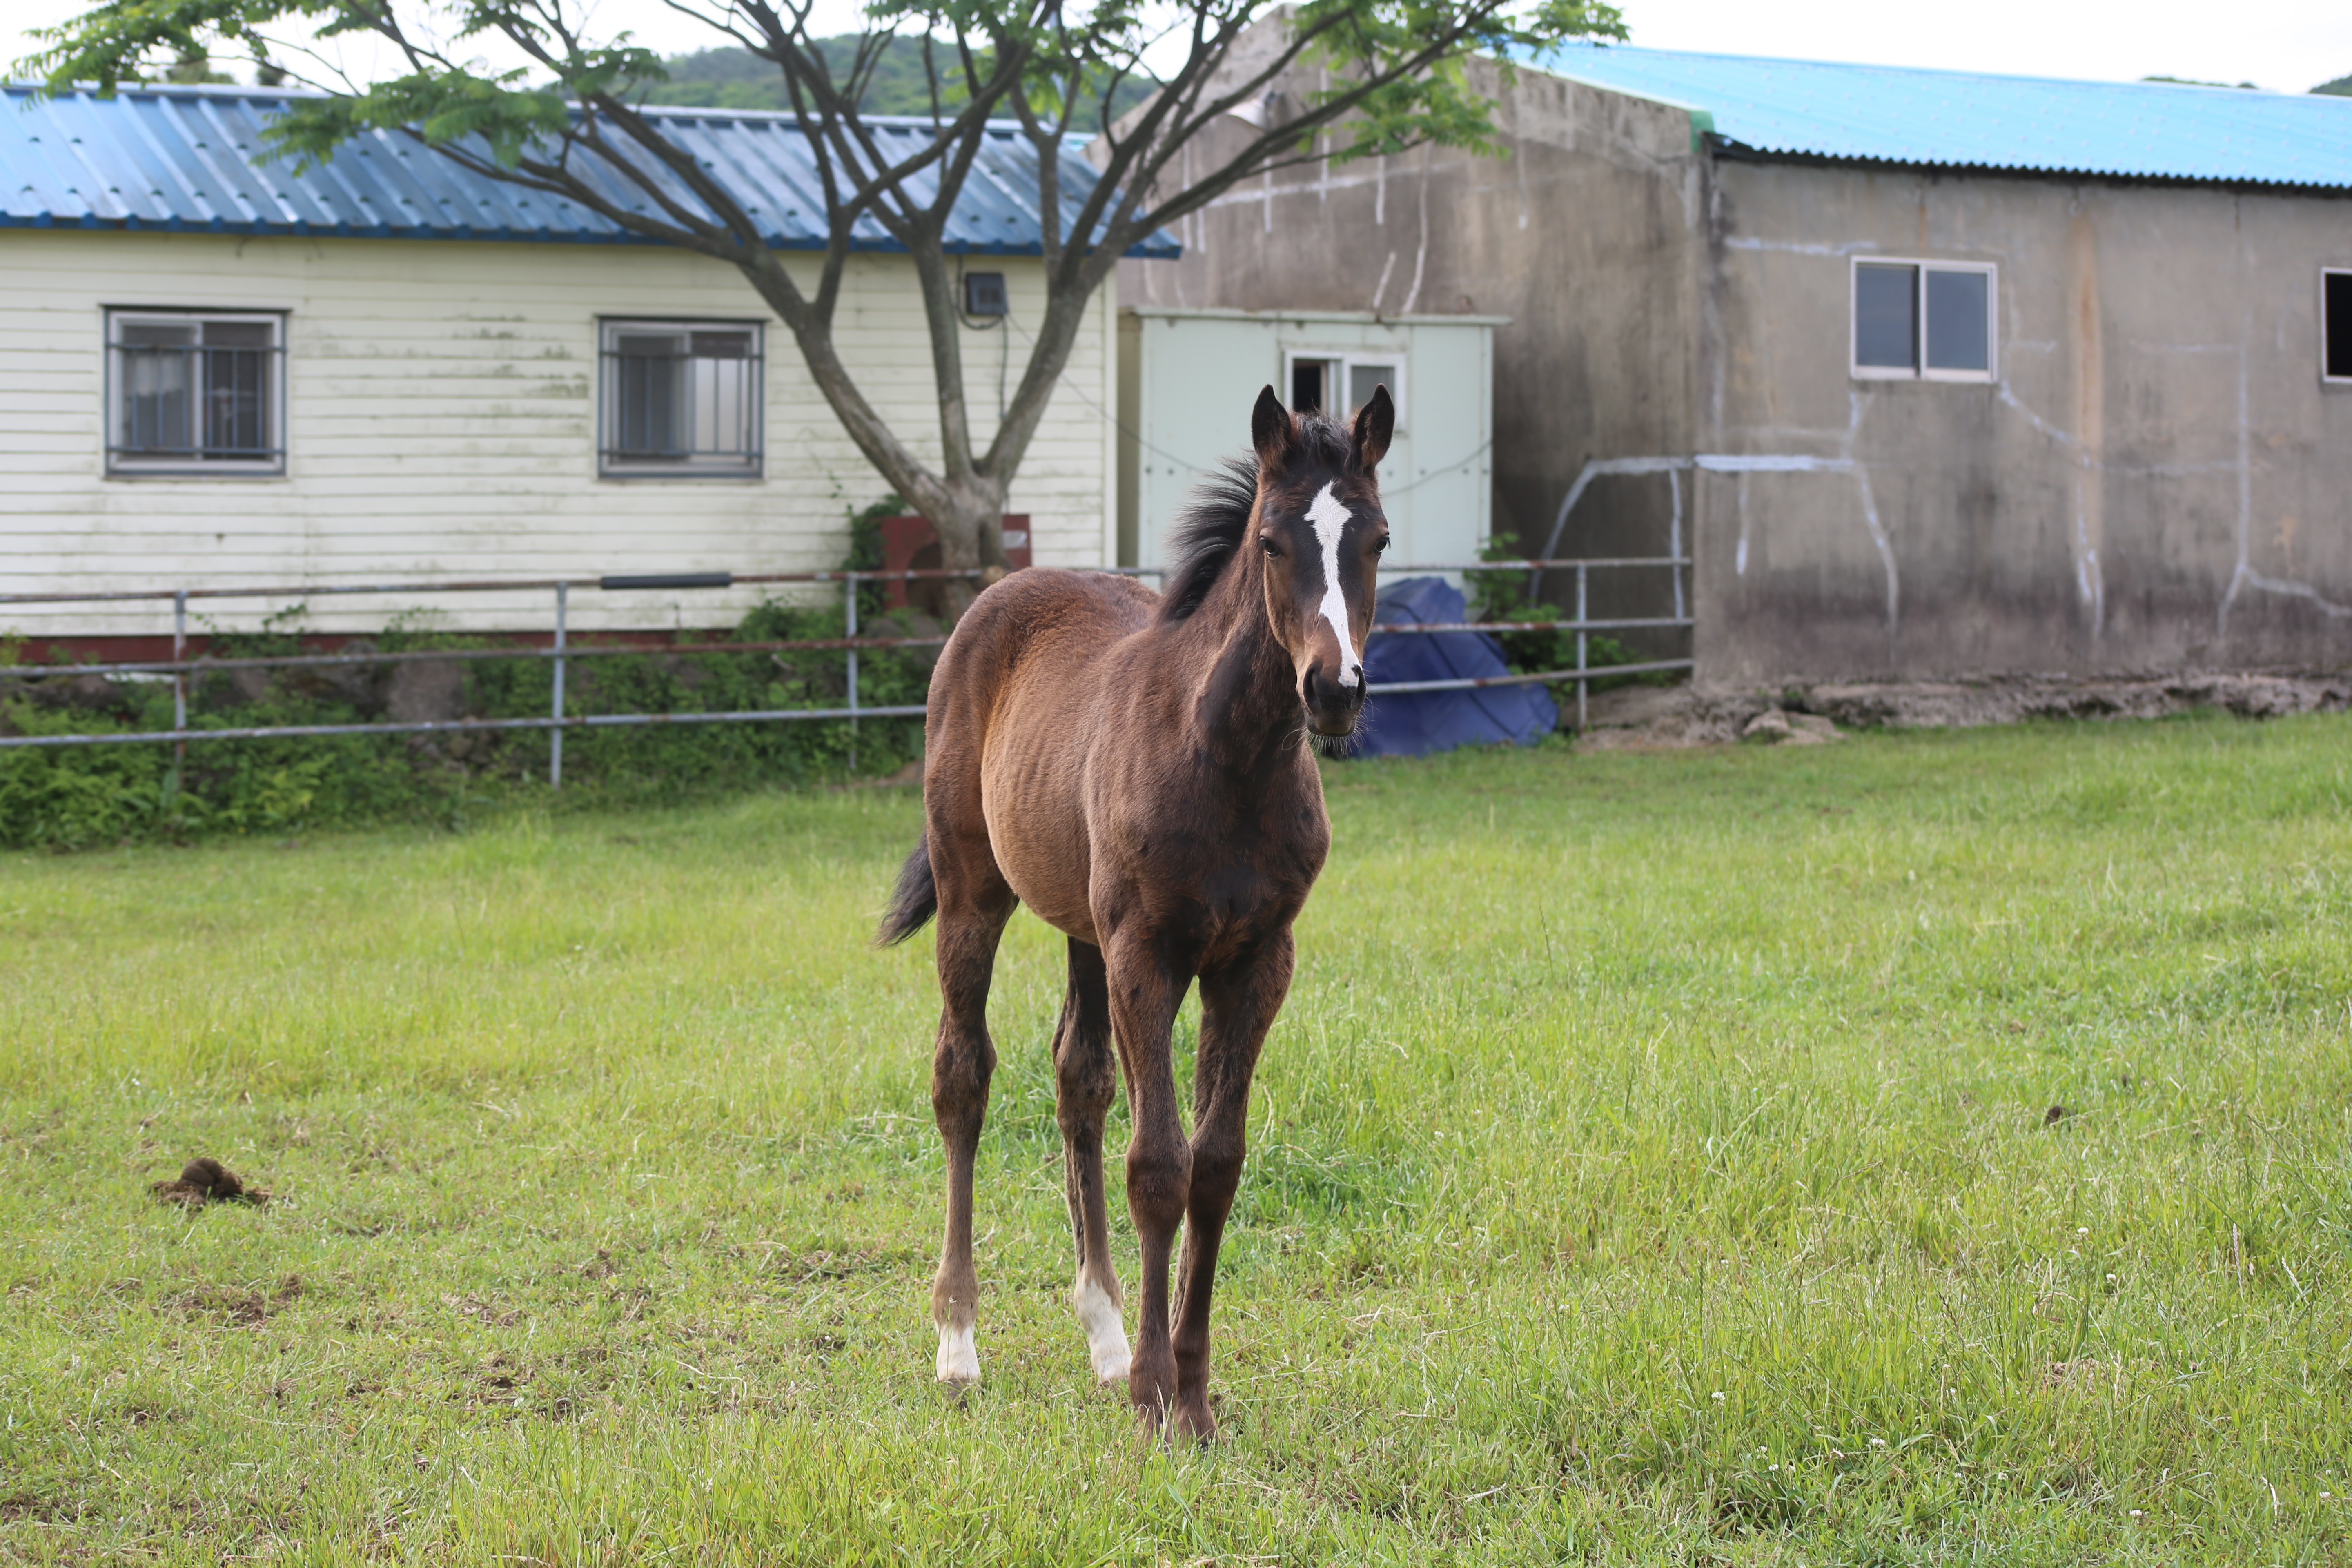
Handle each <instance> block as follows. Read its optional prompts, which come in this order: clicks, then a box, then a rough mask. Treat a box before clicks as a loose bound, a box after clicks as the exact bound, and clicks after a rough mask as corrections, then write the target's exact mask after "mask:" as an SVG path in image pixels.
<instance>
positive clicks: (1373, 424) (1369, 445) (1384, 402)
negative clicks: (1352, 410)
mask: <svg viewBox="0 0 2352 1568" xmlns="http://www.w3.org/2000/svg"><path fill="white" fill-rule="evenodd" d="M1355 434H1356V452H1355V458H1356V467H1358V468H1361V469H1363V470H1364V472H1366V473H1368V474H1369V473H1370V472H1371V471H1372V470H1373V469H1374V468H1379V467H1380V465H1381V458H1385V457H1387V456H1388V455H1389V438H1390V437H1392V436H1394V435H1395V434H1396V405H1395V404H1394V403H1392V402H1391V401H1390V399H1389V385H1388V383H1386V382H1382V383H1381V384H1380V385H1378V386H1376V387H1374V388H1372V399H1371V401H1370V403H1367V404H1365V405H1363V406H1362V407H1361V408H1359V409H1357V410H1356V432H1355Z"/></svg>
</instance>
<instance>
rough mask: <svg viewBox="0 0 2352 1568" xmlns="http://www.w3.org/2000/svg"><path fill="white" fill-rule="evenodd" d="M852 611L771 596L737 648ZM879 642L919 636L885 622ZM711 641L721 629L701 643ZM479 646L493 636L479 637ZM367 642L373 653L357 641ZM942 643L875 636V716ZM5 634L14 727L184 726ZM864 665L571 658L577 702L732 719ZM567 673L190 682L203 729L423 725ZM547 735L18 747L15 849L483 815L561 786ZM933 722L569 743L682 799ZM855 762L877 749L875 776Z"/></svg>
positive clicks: (612, 791)
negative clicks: (10, 643) (16, 654)
mask: <svg viewBox="0 0 2352 1568" xmlns="http://www.w3.org/2000/svg"><path fill="white" fill-rule="evenodd" d="M845 620H846V617H845V613H844V610H843V608H842V607H841V606H840V605H823V606H807V605H786V604H779V603H769V604H764V605H760V606H759V607H757V608H756V609H754V610H752V611H751V613H750V614H749V615H747V616H744V618H743V619H742V620H741V621H740V623H739V624H738V625H737V626H735V627H734V628H733V630H732V631H731V632H730V633H729V634H728V635H727V636H726V637H723V638H719V639H716V640H724V641H732V642H786V641H799V640H818V639H824V638H837V637H842V636H843V635H844V632H845ZM859 629H860V632H861V633H862V634H864V635H868V636H884V637H887V636H889V635H892V633H893V630H894V629H898V630H903V631H906V632H912V633H916V634H917V635H919V633H920V632H921V631H922V630H923V629H924V628H921V627H916V626H908V627H903V628H894V627H893V626H891V625H890V624H888V623H887V622H886V623H882V624H873V623H868V624H866V625H864V626H861V627H860V628H859ZM684 637H693V639H694V640H698V641H699V640H709V639H707V638H706V637H705V636H704V635H703V634H682V638H681V640H683V639H684ZM372 642H373V649H374V650H375V651H381V652H384V653H403V652H416V651H430V650H432V649H434V648H436V647H455V646H456V645H457V642H458V639H457V638H455V637H449V636H447V635H436V634H434V633H432V632H430V631H426V630H422V629H418V628H417V627H416V626H415V625H414V624H413V623H410V624H400V623H395V624H394V626H390V627H387V628H386V629H385V631H384V632H383V634H382V635H381V636H380V637H376V638H373V639H372ZM470 646H472V647H477V648H478V647H479V646H480V645H479V639H478V638H477V639H472V641H471V643H470ZM301 647H302V638H301V634H300V610H299V607H298V608H297V609H296V610H294V611H290V612H287V613H284V614H281V615H279V616H276V617H273V618H272V621H271V622H270V623H269V624H268V626H266V627H265V629H264V630H262V631H261V632H259V633H256V634H242V635H224V636H215V637H214V638H213V639H212V645H211V650H210V651H211V652H212V654H213V655H214V656H215V657H220V658H259V657H269V656H272V655H280V654H289V653H293V652H297V651H299V650H300V648H301ZM345 651H365V649H364V648H363V647H347V648H346V650H345ZM934 657H935V650H932V649H927V648H923V649H911V648H910V649H888V648H867V649H865V650H862V653H861V657H860V659H859V670H858V700H859V703H860V705H861V706H869V707H889V706H896V705H899V704H907V703H917V704H919V703H920V702H921V701H922V700H923V693H924V689H925V687H926V684H927V682H928V679H929V665H930V662H931V659H932V658H934ZM38 668H39V667H37V666H16V665H13V664H11V663H10V662H9V661H8V658H7V650H6V648H5V646H0V734H23V735H38V734H66V733H72V732H77V731H78V732H82V733H89V732H127V731H141V730H150V731H152V730H168V729H169V728H170V727H171V723H172V715H173V698H172V685H171V682H170V681H169V679H111V680H110V679H105V678H102V677H98V676H81V677H75V678H70V679H63V680H59V679H42V678H40V677H39V675H38V673H37V671H38ZM847 676H848V660H847V656H846V654H845V653H843V652H841V651H838V650H830V649H821V650H794V651H792V652H789V653H694V654H685V653H677V654H674V653H666V652H664V651H662V650H661V649H660V648H658V647H654V648H648V649H647V650H646V651H645V652H643V653H632V654H626V655H606V656H600V657H596V658H578V659H574V660H572V662H571V664H570V667H569V671H568V674H567V679H566V682H565V689H564V711H565V712H566V713H567V714H584V713H594V712H625V711H636V712H656V713H658V712H675V713H695V712H719V711H724V710H738V709H763V708H764V709H777V708H821V707H833V706H837V705H840V704H841V703H843V702H844V701H845V698H846V695H847V691H848V679H847ZM553 679H554V671H553V669H552V668H551V663H550V661H548V660H545V659H538V658H508V659H493V658H463V657H461V656H459V655H457V654H455V653H453V654H452V657H451V658H449V659H448V660H446V661H442V660H437V659H434V660H422V661H405V662H402V663H397V664H382V665H370V664H353V665H341V666H331V667H325V668H292V669H283V670H236V671H218V672H206V673H203V674H199V675H197V676H195V677H193V678H192V679H191V680H190V683H189V698H188V724H189V727H190V728H191V729H223V730H226V729H243V728H248V727H256V726H262V725H278V724H338V723H369V722H376V721H386V720H408V719H422V718H445V717H446V718H457V717H465V718H484V719H498V718H538V717H541V716H544V715H545V714H546V713H547V712H548V711H549V708H550V704H551V699H552V695H553V691H552V682H553ZM549 744H550V742H549V737H548V732H547V731H505V732H499V731H474V732H459V733H444V734H422V735H328V736H308V737H301V738H289V739H283V740H245V741H235V742H203V743H198V744H194V745H190V746H188V747H186V748H185V749H184V761H182V762H179V763H177V765H176V766H175V760H174V753H173V749H172V748H170V747H167V746H156V745H99V746H72V747H58V748H47V747H25V748H17V749H6V750H0V846H5V847H10V848H26V847H61V848H72V847H85V846H89V845H95V844H109V843H115V842H120V841H124V840H136V839H147V838H156V837H163V838H194V837H202V836H205V835H208V834H216V833H256V832H285V831H289V830H291V829H294V828H298V827H311V826H319V827H327V826H344V825H351V824H357V823H362V822H386V821H414V822H418V823H429V824H434V825H437V826H460V825H462V824H463V823H464V821H465V820H466V818H467V815H468V814H469V813H471V812H474V811H478V810H479V809H481V808H482V807H484V806H487V805H491V804H493V803H496V802H498V801H500V800H503V799H506V798H508V797H510V796H513V795H519V794H529V795H534V796H545V795H547V794H548V792H547V789H546V784H545V780H546V776H547V762H548V747H549ZM921 745H922V721H920V720H919V719H871V718H868V719H863V720H861V721H858V723H857V725H856V730H855V731H854V732H853V731H852V728H851V726H850V724H849V722H848V721H846V720H842V721H814V722H805V723H793V724H682V725H647V726H644V727H641V728H633V729H589V730H578V729H575V730H572V731H567V732H566V739H565V742H564V784H565V788H564V791H563V795H564V796H565V797H566V798H569V799H572V800H575V801H581V802H583V803H585V802H604V803H615V802H653V801H659V802H670V801H677V800H680V799H684V798H688V797H690V796H694V795H702V794H708V793H712V792H717V791H722V790H732V789H742V788H747V787H761V786H769V787H772V786H776V785H793V784H808V783H813V782H817V781H821V780H826V779H840V778H846V777H849V776H851V775H852V773H856V774H858V775H864V776H875V775H883V774H887V773H893V772H896V771H897V770H898V769H899V768H901V767H903V766H905V764H906V763H908V762H909V761H911V760H913V759H914V758H916V757H917V756H919V755H920V754H921ZM853 757H854V759H855V762H854V766H853Z"/></svg>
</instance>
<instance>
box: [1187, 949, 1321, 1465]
mask: <svg viewBox="0 0 2352 1568" xmlns="http://www.w3.org/2000/svg"><path fill="white" fill-rule="evenodd" d="M1295 956H1296V948H1295V946H1294V944H1293V943H1292V941H1291V936H1290V932H1289V931H1287V930H1285V931H1281V932H1279V933H1277V934H1276V935H1275V936H1272V937H1269V938H1268V939H1266V941H1265V942H1262V943H1260V944H1259V945H1258V946H1257V947H1256V948H1255V950H1253V951H1252V952H1247V953H1244V955H1242V956H1241V957H1240V958H1238V959H1236V960H1234V962H1232V963H1227V964H1225V965H1223V967H1221V968H1219V969H1216V970H1214V971H1212V972H1209V973H1203V974H1202V976H1201V1049H1200V1052H1199V1055H1198V1058H1197V1059H1196V1062H1195V1065H1194V1068H1193V1070H1192V1192H1191V1194H1190V1202H1189V1204H1188V1205H1187V1206H1188V1208H1189V1211H1190V1212H1189V1220H1190V1223H1189V1224H1188V1225H1187V1226H1186V1227H1185V1230H1184V1260H1183V1263H1182V1265H1181V1267H1180V1268H1178V1270H1177V1273H1176V1300H1177V1307H1176V1311H1177V1318H1176V1331H1175V1335H1174V1350H1175V1352H1176V1413H1175V1421H1176V1429H1177V1430H1178V1431H1180V1432H1183V1433H1186V1434H1189V1435H1190V1436H1194V1437H1198V1438H1200V1439H1201V1440H1202V1441H1203V1442H1206V1441H1207V1440H1208V1439H1210V1438H1212V1437H1213V1436H1216V1435H1217V1422H1216V1417H1214V1416H1213V1415H1210V1414H1209V1299H1210V1297H1211V1296H1212V1295H1213V1293H1214V1291H1215V1290H1216V1288H1217V1248H1218V1246H1219V1245H1220V1244H1221V1243H1222V1242H1223V1240H1224V1235H1225V1216H1226V1215H1228V1214H1230V1213H1231V1212H1232V1211H1233V1206H1234V1189H1235V1188H1237V1187H1238V1186H1239V1185H1240V1184H1241V1179H1242V1156H1243V1154H1244V1152H1246V1150H1247V1148H1248V1143H1249V1139H1248V1128H1249V1094H1250V1079H1251V1078H1252V1077H1253V1076H1254V1075H1255V1072H1256V1070H1257V1056H1258V1050H1259V1047H1262V1046H1264V1045H1265V1032H1266V1030H1267V1029H1269V1028H1271V1027H1272V1026H1273V1025H1274V1016H1275V1015H1276V1013H1278V1012H1280V1011H1281V1010H1282V999H1283V998H1284V997H1285V996H1286V995H1287V994H1289V992H1290V972H1291V966H1292V963H1293V962H1294V960H1295Z"/></svg>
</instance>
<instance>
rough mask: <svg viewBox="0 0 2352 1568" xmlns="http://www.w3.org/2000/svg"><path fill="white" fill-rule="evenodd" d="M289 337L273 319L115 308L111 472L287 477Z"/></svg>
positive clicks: (109, 370) (110, 334)
mask: <svg viewBox="0 0 2352 1568" xmlns="http://www.w3.org/2000/svg"><path fill="white" fill-rule="evenodd" d="M284 329H285V319H284V318H283V317H281V316H278V315H275V314H269V315H262V314H254V313H238V314H227V313H215V312H211V311H196V310H109V311H108V312H107V313H106V361H107V365H106V377H107V399H106V401H107V420H106V425H107V436H106V468H107V472H109V473H110V474H126V475H128V474H217V475H223V476H231V475H248V476H259V475H271V474H279V473H283V472H284V471H285V468H286V442H285V438H284V427H285V420H286V415H285V392H284V385H285V375H284V366H283V364H282V363H281V357H280V350H281V347H282V344H283V342H284V336H285V332H284Z"/></svg>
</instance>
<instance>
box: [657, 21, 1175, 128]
mask: <svg viewBox="0 0 2352 1568" xmlns="http://www.w3.org/2000/svg"><path fill="white" fill-rule="evenodd" d="M820 43H821V44H822V45H823V47H824V52H825V58H828V59H830V60H832V61H834V62H835V66H836V68H838V67H839V66H840V65H841V64H843V63H845V62H846V61H847V60H848V59H849V58H850V57H851V55H852V54H853V53H854V52H855V51H856V47H857V40H856V38H855V37H843V38H825V39H822V40H820ZM931 60H932V64H933V66H934V68H937V70H938V71H939V73H940V88H941V91H940V104H941V107H943V108H946V109H950V110H952V109H953V108H954V107H955V105H956V104H957V103H959V102H960V101H961V100H962V98H963V96H964V95H963V93H962V91H961V85H962V78H963V69H962V64H961V61H960V60H958V59H957V58H956V55H955V50H954V47H953V46H951V45H947V46H941V45H935V46H933V47H932V51H931ZM663 64H664V65H666V66H667V67H668V68H669V79H668V80H667V81H660V82H651V83H648V84H647V85H646V102H647V103H683V104H690V105H694V106H698V107H700V108H707V109H790V108H791V107H792V100H791V99H790V98H788V97H787V96H786V94H785V92H784V73H783V72H782V70H780V69H779V68H776V67H775V66H773V65H771V64H769V63H768V62H767V61H766V60H763V59H761V58H760V57H759V56H757V55H755V54H753V53H751V50H749V49H742V48H723V49H702V50H698V52H696V53H694V54H690V55H674V56H672V57H671V58H668V59H667V60H665V61H664V62H663ZM985 66H986V61H985V60H984V59H983V61H982V67H983V68H985ZM950 88H954V89H956V90H953V91H950V90H948V89H950ZM1151 89H1152V84H1151V83H1150V82H1147V81H1130V82H1123V83H1121V84H1120V87H1119V90H1118V95H1117V97H1116V98H1115V99H1114V100H1113V103H1112V114H1113V117H1114V118H1116V117H1117V116H1118V115H1121V114H1124V113H1126V112H1127V111H1128V110H1130V109H1132V108H1134V107H1135V106H1136V105H1137V104H1139V103H1140V102H1142V101H1143V100H1144V99H1145V98H1147V97H1149V96H1150V92H1151ZM1098 103H1099V100H1096V101H1095V102H1089V103H1087V105H1085V106H1084V107H1083V108H1082V109H1081V110H1080V112H1079V113H1078V115H1077V121H1076V128H1077V129H1079V130H1081V131H1098V130H1100V129H1101V128H1102V126H1101V111H1100V109H1099V107H1098ZM860 107H862V108H863V109H864V110H866V112H867V113H868V114H929V112H930V111H931V95H930V89H929V78H928V76H927V74H926V72H925V69H924V65H923V46H922V44H921V42H920V41H919V40H918V39H915V38H904V37H902V38H897V39H893V40H892V41H891V45H890V48H889V51H888V52H887V53H886V54H885V55H884V56H883V57H882V63H881V64H880V65H879V66H878V67H877V68H876V69H875V72H874V79H873V80H872V81H871V82H870V83H869V84H868V85H867V87H866V96H865V98H864V99H863V100H861V103H860Z"/></svg>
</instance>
